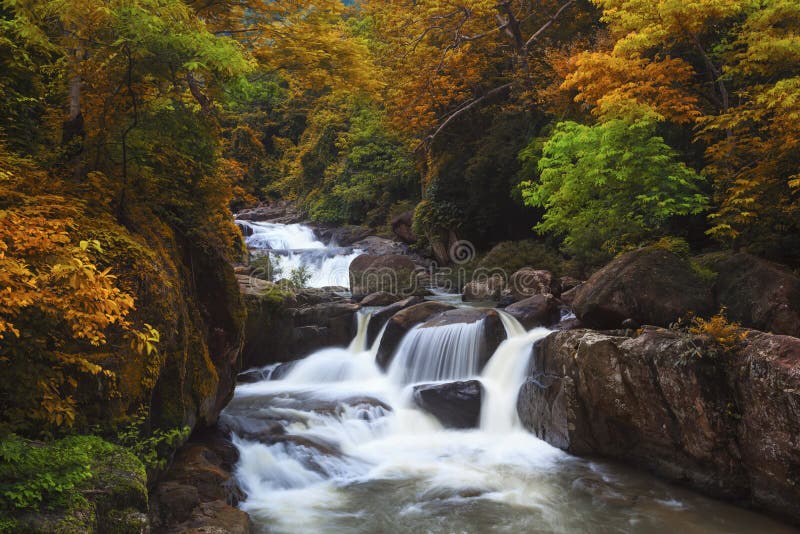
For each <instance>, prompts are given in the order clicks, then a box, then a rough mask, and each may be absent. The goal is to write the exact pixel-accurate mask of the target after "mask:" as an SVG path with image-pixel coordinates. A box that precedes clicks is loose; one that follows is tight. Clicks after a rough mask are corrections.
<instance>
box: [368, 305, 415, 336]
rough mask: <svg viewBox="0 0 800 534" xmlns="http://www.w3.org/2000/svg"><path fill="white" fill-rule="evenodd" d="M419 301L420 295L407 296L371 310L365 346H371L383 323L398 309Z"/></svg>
mask: <svg viewBox="0 0 800 534" xmlns="http://www.w3.org/2000/svg"><path fill="white" fill-rule="evenodd" d="M421 302H423V299H422V297H408V298H405V299H403V300H400V301H398V302H395V303H394V304H390V305H388V306H384V307H383V308H381V309H379V310H376V311H375V312H373V313H372V317H370V319H369V324H368V325H367V346H368V347H371V346H372V344H373V343H374V342H375V339H377V337H378V334H380V332H381V329H382V328H383V325H385V324H386V322H387V321H388V320H389V319H391V318H392V316H393V315H395V314H396V313H397V312H399V311H400V310H405V309H406V308H410V307H411V306H414V305H415V304H419V303H421Z"/></svg>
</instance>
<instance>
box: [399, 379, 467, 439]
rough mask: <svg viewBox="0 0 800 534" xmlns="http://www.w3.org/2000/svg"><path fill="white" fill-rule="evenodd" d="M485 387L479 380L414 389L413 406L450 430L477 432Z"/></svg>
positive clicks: (429, 385)
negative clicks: (468, 429)
mask: <svg viewBox="0 0 800 534" xmlns="http://www.w3.org/2000/svg"><path fill="white" fill-rule="evenodd" d="M482 392H483V386H482V385H481V383H480V381H478V380H468V381H465V382H449V383H446V384H422V385H419V386H414V397H413V398H414V403H415V404H416V405H417V406H419V407H420V408H421V409H422V410H425V411H426V412H428V413H430V414H431V415H433V416H434V417H436V419H438V420H439V422H440V423H441V424H442V425H443V426H445V427H447V428H476V427H477V426H478V424H479V423H480V418H481V398H482Z"/></svg>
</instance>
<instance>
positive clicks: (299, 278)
mask: <svg viewBox="0 0 800 534" xmlns="http://www.w3.org/2000/svg"><path fill="white" fill-rule="evenodd" d="M309 280H311V272H310V271H309V270H308V267H306V266H305V265H301V266H300V267H297V268H295V269H292V272H291V273H290V275H289V284H290V285H291V286H292V287H293V288H303V287H306V285H307V284H308V281H309Z"/></svg>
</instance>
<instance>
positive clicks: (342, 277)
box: [236, 220, 362, 287]
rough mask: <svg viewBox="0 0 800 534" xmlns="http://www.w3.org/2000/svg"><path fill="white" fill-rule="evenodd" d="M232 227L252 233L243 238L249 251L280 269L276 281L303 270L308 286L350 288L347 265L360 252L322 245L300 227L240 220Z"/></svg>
mask: <svg viewBox="0 0 800 534" xmlns="http://www.w3.org/2000/svg"><path fill="white" fill-rule="evenodd" d="M236 224H238V225H239V226H241V227H243V228H247V229H248V230H249V231H250V232H252V233H251V234H250V235H249V236H247V237H246V238H245V242H246V243H247V246H248V247H249V248H250V249H252V250H256V251H264V253H267V254H270V256H271V259H272V260H273V263H274V265H275V266H276V267H277V268H278V269H279V270H280V276H278V277H277V278H280V277H281V276H282V277H286V278H288V277H289V276H290V275H291V274H292V271H295V270H297V269H299V268H305V269H306V271H307V273H308V275H309V276H310V278H309V280H308V282H307V283H306V285H308V286H309V287H325V286H342V287H349V286H350V275H349V268H350V262H352V261H353V260H354V259H355V258H356V256H359V255H360V254H361V253H362V252H361V251H360V250H358V249H351V248H342V247H338V246H336V245H335V244H334V243H331V244H330V245H326V244H325V243H323V242H322V241H320V240H319V239H317V236H316V235H315V234H314V230H313V229H312V228H311V227H309V226H306V225H303V224H279V223H270V222H253V221H240V220H237V221H236Z"/></svg>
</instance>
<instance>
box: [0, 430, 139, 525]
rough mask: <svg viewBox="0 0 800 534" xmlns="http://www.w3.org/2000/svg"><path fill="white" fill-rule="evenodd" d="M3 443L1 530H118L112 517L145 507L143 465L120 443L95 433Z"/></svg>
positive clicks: (129, 514) (17, 439)
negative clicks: (47, 439)
mask: <svg viewBox="0 0 800 534" xmlns="http://www.w3.org/2000/svg"><path fill="white" fill-rule="evenodd" d="M2 446H3V458H4V467H3V468H2V469H3V473H2V474H3V476H2V478H3V483H2V485H1V486H0V487H1V488H2V501H1V504H2V508H0V512H1V513H2V515H3V517H2V518H0V531H4V530H5V531H10V532H30V533H38V532H42V533H45V532H58V533H70V534H72V533H77V532H81V533H83V532H95V531H97V530H99V531H101V532H120V531H122V530H120V529H118V528H116V526H115V525H116V524H117V519H115V518H117V517H123V516H126V517H127V516H130V518H129V520H130V521H133V520H134V515H137V514H138V515H140V516H142V515H145V513H146V512H147V506H148V501H147V484H146V482H147V478H146V474H145V469H144V465H143V464H142V462H141V461H139V459H138V458H137V457H136V456H135V455H134V454H132V453H131V452H130V451H128V450H127V449H124V448H123V447H120V446H118V445H114V444H112V443H109V442H107V441H104V440H103V439H102V438H100V437H97V436H71V437H68V438H64V439H61V440H57V441H54V442H51V443H47V444H43V443H37V442H30V441H27V440H23V439H21V438H17V437H13V436H12V437H9V438H6V439H5V440H4V441H3V444H2ZM123 510H124V511H126V512H125V513H124V514H123V513H122V512H121V511H123ZM134 511H135V512H136V514H133V515H131V514H132V512H134ZM4 527H5V528H4ZM137 532H139V531H137Z"/></svg>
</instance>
